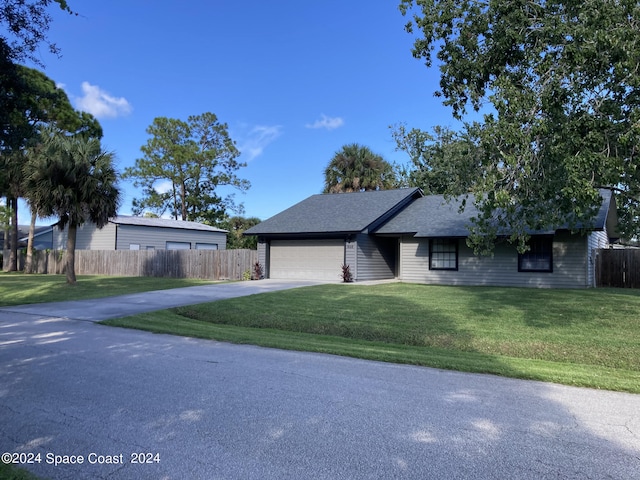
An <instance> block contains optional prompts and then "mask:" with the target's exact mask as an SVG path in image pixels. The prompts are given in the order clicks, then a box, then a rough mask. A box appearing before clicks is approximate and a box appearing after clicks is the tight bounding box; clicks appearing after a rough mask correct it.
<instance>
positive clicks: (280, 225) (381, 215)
mask: <svg viewBox="0 0 640 480" xmlns="http://www.w3.org/2000/svg"><path fill="white" fill-rule="evenodd" d="M421 195H422V193H421V191H420V189H418V188H407V189H397V190H381V191H374V192H357V193H333V194H319V195H313V196H311V197H309V198H307V199H305V200H303V201H301V202H300V203H297V204H296V205H294V206H292V207H290V208H288V209H286V210H284V211H283V212H280V213H278V214H277V215H275V216H273V217H271V218H269V219H267V220H265V221H264V222H261V223H259V224H258V225H256V226H254V227H252V228H250V229H248V230H247V231H246V232H245V235H277V234H285V235H286V234H328V233H358V232H362V231H364V230H366V229H367V228H370V227H371V226H373V225H375V224H376V222H378V221H380V220H382V219H385V218H386V215H388V214H389V213H391V212H395V209H397V208H398V207H400V206H402V205H404V204H405V203H407V202H409V201H410V200H411V199H412V198H414V197H417V196H421Z"/></svg>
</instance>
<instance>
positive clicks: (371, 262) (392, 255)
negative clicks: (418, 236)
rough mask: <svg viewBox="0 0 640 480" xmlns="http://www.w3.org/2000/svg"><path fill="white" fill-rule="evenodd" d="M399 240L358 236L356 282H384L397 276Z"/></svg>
mask: <svg viewBox="0 0 640 480" xmlns="http://www.w3.org/2000/svg"><path fill="white" fill-rule="evenodd" d="M397 242H398V241H397V239H395V238H383V237H372V236H370V235H365V234H360V235H358V250H357V252H358V260H357V270H352V271H356V272H357V275H356V278H355V280H356V281H365V280H384V279H390V278H395V276H396V267H395V265H396V249H397Z"/></svg>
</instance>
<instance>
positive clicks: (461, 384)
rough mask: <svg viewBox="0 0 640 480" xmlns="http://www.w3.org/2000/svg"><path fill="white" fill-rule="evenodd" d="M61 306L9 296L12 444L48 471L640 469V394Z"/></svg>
mask: <svg viewBox="0 0 640 480" xmlns="http://www.w3.org/2000/svg"><path fill="white" fill-rule="evenodd" d="M251 283H256V284H258V283H261V282H251ZM234 285H242V283H238V284H234ZM266 285H267V284H266V283H265V284H264V286H266ZM225 288H227V287H225ZM241 288H242V287H241ZM238 293H239V292H238ZM229 294H233V292H230V293H229ZM76 307H77V305H76ZM85 307H86V305H85ZM74 308H75V307H74ZM86 309H90V307H86ZM67 313H69V312H67ZM60 316H63V315H61V311H57V310H56V309H55V308H54V307H53V306H49V313H48V314H45V313H43V312H39V313H33V312H32V313H27V312H24V311H23V312H17V311H16V309H13V308H12V309H10V311H7V310H6V309H0V453H1V452H10V453H15V454H16V455H14V458H15V459H16V460H19V461H21V460H23V461H28V460H31V461H32V462H33V463H30V464H27V465H23V466H25V467H27V468H28V469H29V470H31V471H33V472H35V473H37V474H40V475H42V476H45V477H47V478H51V479H303V478H314V479H392V478H397V479H404V478H407V479H409V478H411V479H429V478H435V479H440V478H442V479H551V478H553V479H581V480H582V479H586V478H590V479H604V478H610V479H625V480H627V479H640V395H630V394H623V393H615V392H607V391H596V390H590V389H582V388H572V387H565V386H559V385H554V384H547V383H539V382H527V381H519V380H513V379H507V378H501V377H495V376H490V375H472V374H464V373H458V372H449V371H441V370H437V369H430V368H421V367H412V366H402V365H392V364H384V363H378V362H369V361H361V360H354V359H348V358H342V357H336V356H331V355H320V354H309V353H298V352H288V351H281V350H275V349H266V348H259V347H252V346H242V345H230V344H225V343H218V342H211V341H204V340H195V339H186V338H179V337H172V336H168V335H154V334H151V333H146V332H139V331H134V330H126V329H119V328H112V327H105V326H102V325H98V324H95V323H93V322H91V321H86V320H78V319H75V318H73V317H72V316H69V317H68V318H60ZM64 316H66V315H64ZM84 316H85V317H86V316H94V315H93V314H86V315H84ZM80 457H81V458H80ZM3 458H4V456H3ZM79 461H82V462H83V463H78V462H79ZM136 461H137V462H142V463H134V462H136ZM107 462H111V463H107ZM114 462H115V463H114ZM56 463H57V465H56Z"/></svg>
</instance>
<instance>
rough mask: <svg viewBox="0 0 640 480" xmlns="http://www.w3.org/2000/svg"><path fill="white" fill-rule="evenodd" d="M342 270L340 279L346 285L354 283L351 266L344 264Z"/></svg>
mask: <svg viewBox="0 0 640 480" xmlns="http://www.w3.org/2000/svg"><path fill="white" fill-rule="evenodd" d="M341 268H342V273H340V277H341V278H342V281H343V282H344V283H351V282H353V274H352V273H351V266H349V265H345V264H343V265H342V267H341Z"/></svg>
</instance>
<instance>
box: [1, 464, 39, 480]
mask: <svg viewBox="0 0 640 480" xmlns="http://www.w3.org/2000/svg"><path fill="white" fill-rule="evenodd" d="M0 478H1V479H2V480H38V479H39V478H40V477H37V476H36V475H33V474H32V473H30V472H29V471H27V470H25V469H23V468H19V467H15V466H13V465H7V464H5V463H2V462H0Z"/></svg>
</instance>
